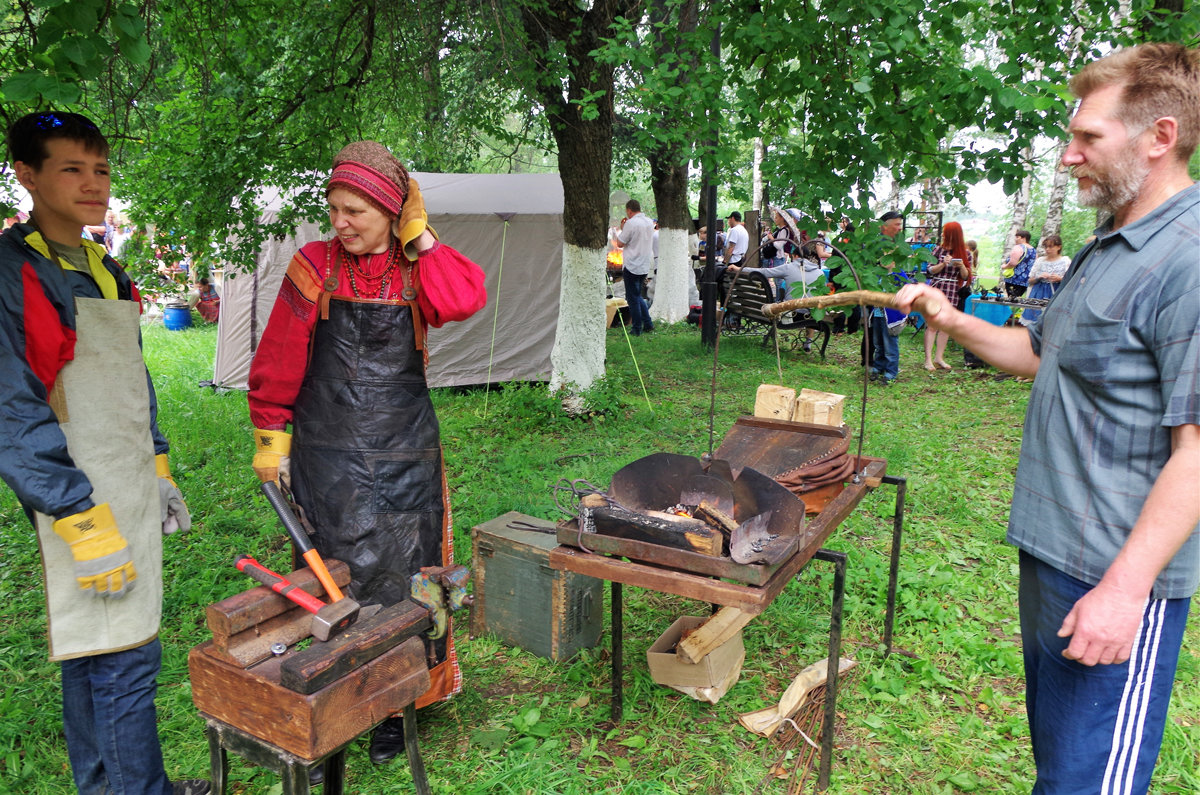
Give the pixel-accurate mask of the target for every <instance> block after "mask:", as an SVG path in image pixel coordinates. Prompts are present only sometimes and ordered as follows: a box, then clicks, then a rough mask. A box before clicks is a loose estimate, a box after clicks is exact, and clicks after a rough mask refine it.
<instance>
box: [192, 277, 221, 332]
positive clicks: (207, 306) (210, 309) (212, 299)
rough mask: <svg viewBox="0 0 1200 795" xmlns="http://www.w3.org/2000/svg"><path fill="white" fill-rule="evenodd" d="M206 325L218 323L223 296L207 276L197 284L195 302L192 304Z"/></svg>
mask: <svg viewBox="0 0 1200 795" xmlns="http://www.w3.org/2000/svg"><path fill="white" fill-rule="evenodd" d="M191 304H192V306H193V307H195V309H196V311H197V312H199V313H200V317H201V318H203V319H204V322H205V323H216V322H217V318H218V317H220V315H221V296H220V294H218V293H217V288H216V287H213V286H212V282H210V281H209V280H208V277H207V276H205V277H203V278H201V279H200V281H198V282H196V293H195V300H194V301H192V302H191Z"/></svg>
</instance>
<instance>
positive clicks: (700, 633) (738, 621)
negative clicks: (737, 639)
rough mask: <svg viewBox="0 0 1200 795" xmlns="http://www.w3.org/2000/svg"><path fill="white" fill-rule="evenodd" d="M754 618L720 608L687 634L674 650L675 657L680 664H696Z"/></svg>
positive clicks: (733, 610) (734, 608)
mask: <svg viewBox="0 0 1200 795" xmlns="http://www.w3.org/2000/svg"><path fill="white" fill-rule="evenodd" d="M752 618H754V616H753V615H751V614H750V613H744V612H742V611H741V610H738V609H737V608H736V607H722V608H721V609H720V610H718V611H717V612H716V613H713V615H712V616H710V617H709V619H708V620H707V621H705V622H704V623H703V624H701V625H700V626H698V627H696V628H695V629H693V630H691V631H690V632H687V633H686V634H685V635H684V636H683V637H682V638H681V639H680V641H679V645H678V646H677V647H676V649H675V656H676V657H678V658H679V659H680V660H681V661H682V662H686V663H692V664H695V663H698V662H700V661H701V660H703V659H704V658H705V657H706V656H708V653H709V652H711V651H712V650H713V649H716V648H718V647H720V646H722V645H724V644H725V642H726V641H728V640H729V639H730V638H732V637H733V636H734V635H736V634H737V633H739V632H741V631H742V628H743V627H745V626H746V625H747V624H749V623H750V620H751V619H752Z"/></svg>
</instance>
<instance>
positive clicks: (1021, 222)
mask: <svg viewBox="0 0 1200 795" xmlns="http://www.w3.org/2000/svg"><path fill="white" fill-rule="evenodd" d="M1021 160H1022V161H1024V162H1025V163H1029V162H1031V161H1032V160H1033V150H1031V149H1028V148H1026V149H1023V150H1021ZM1032 193H1033V171H1032V169H1030V168H1026V169H1025V179H1023V180H1021V190H1020V191H1018V192H1017V195H1016V196H1013V217H1012V226H1011V227H1009V230H1008V237H1007V238H1006V239H1005V248H1004V250H1005V251H1012V247H1013V246H1015V245H1016V244H1017V230H1018V229H1024V228H1025V223H1026V222H1027V221H1028V220H1029V199H1030V196H1031V195H1032Z"/></svg>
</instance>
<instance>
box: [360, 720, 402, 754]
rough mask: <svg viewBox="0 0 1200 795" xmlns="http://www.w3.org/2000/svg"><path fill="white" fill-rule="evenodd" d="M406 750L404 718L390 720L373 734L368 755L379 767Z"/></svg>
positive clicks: (377, 727) (376, 728) (378, 727)
mask: <svg viewBox="0 0 1200 795" xmlns="http://www.w3.org/2000/svg"><path fill="white" fill-rule="evenodd" d="M403 750H404V718H401V717H396V718H388V719H387V720H385V721H384V722H383V723H381V724H379V725H378V726H376V727H375V731H374V732H373V733H372V734H371V748H370V750H369V751H368V755H369V756H370V757H371V761H372V762H374V763H375V764H377V765H382V764H383V763H384V762H387V761H388V760H390V759H392V758H394V757H395V756H397V755H398V754H399V753H400V752H401V751H403Z"/></svg>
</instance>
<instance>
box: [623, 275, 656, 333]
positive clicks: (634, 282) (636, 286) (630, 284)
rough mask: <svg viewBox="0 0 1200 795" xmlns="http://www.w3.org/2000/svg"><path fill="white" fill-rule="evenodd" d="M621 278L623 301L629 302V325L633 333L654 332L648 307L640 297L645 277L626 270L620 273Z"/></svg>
mask: <svg viewBox="0 0 1200 795" xmlns="http://www.w3.org/2000/svg"><path fill="white" fill-rule="evenodd" d="M621 277H622V279H624V281H625V300H626V301H627V302H629V316H630V321H629V323H630V325H631V326H633V333H634V334H641V333H642V332H643V331H654V323H652V322H651V321H650V307H649V306H647V305H646V299H645V298H643V297H642V285H643V284H645V281H643V280H644V279H645V278H646V277H645V276H644V275H635V274H632V273H630V272H629V271H626V270H623V271H621Z"/></svg>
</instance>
